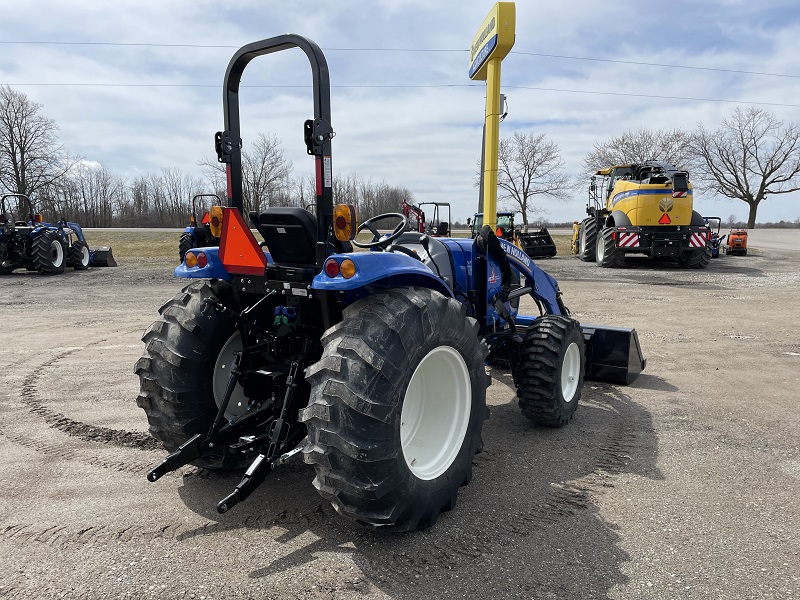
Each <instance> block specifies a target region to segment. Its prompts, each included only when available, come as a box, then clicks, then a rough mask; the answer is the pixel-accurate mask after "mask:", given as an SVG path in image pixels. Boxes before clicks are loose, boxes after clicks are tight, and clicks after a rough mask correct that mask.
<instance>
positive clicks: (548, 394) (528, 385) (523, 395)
mask: <svg viewBox="0 0 800 600" xmlns="http://www.w3.org/2000/svg"><path fill="white" fill-rule="evenodd" d="M584 352H585V350H584V343H583V333H582V332H581V326H580V323H578V322H577V321H575V320H574V319H570V318H569V317H564V316H560V315H545V316H543V317H540V318H538V319H536V321H534V323H533V326H532V327H531V328H530V329H529V330H528V332H527V333H526V334H525V338H524V340H523V341H522V346H521V348H520V359H521V360H520V364H519V366H518V367H517V379H516V380H517V384H518V385H517V397H518V398H519V406H520V408H521V409H522V414H524V415H525V416H526V417H528V419H530V420H531V421H532V422H533V423H534V424H536V425H544V426H546V427H563V426H564V425H566V424H567V423H569V421H570V419H572V416H573V414H575V410H576V409H577V408H578V401H579V400H580V397H581V388H582V386H583V376H584V373H585V364H584Z"/></svg>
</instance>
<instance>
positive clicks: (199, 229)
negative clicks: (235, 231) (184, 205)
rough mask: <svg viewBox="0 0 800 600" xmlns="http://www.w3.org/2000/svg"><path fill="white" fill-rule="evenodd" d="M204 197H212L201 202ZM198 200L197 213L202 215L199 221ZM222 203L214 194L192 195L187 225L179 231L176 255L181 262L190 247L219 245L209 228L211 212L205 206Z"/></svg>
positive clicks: (216, 237)
mask: <svg viewBox="0 0 800 600" xmlns="http://www.w3.org/2000/svg"><path fill="white" fill-rule="evenodd" d="M204 198H209V199H211V198H213V200H207V201H205V202H206V203H205V204H203V202H204V201H203V199H204ZM198 201H199V202H200V203H201V204H200V210H199V213H200V214H202V215H203V216H202V217H200V221H198V220H197V215H198V209H197V207H198ZM220 204H222V199H221V198H220V197H219V196H217V195H216V194H196V195H195V196H193V197H192V212H191V213H189V226H188V227H187V228H186V229H184V230H183V232H182V233H181V237H180V240H179V241H178V255H179V257H180V261H181V262H183V258H184V256H186V253H187V252H188V251H189V250H191V249H192V248H200V247H202V246H219V236H218V235H217V236H214V235H213V233H212V230H211V218H212V217H211V214H210V212H209V210H206V206H208V207H209V209H210V207H211V206H219V205H220Z"/></svg>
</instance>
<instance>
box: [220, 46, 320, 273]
mask: <svg viewBox="0 0 800 600" xmlns="http://www.w3.org/2000/svg"><path fill="white" fill-rule="evenodd" d="M291 48H299V49H300V50H302V51H303V52H305V54H306V56H307V57H308V61H309V63H310V64H311V73H312V81H313V94H314V118H313V120H308V121H306V123H305V126H304V135H305V138H306V144H307V146H308V153H309V154H311V155H313V156H314V158H315V161H316V177H317V202H316V204H317V262H318V263H319V265H320V266H321V265H322V262H323V261H324V257H325V247H326V246H325V245H326V241H327V238H328V231H329V229H330V227H331V224H332V222H333V193H332V177H333V166H332V162H331V160H332V156H331V139H332V138H333V136H334V134H333V128H332V127H331V84H330V77H329V75H328V62H327V61H326V60H325V55H324V54H323V53H322V50H321V49H320V48H319V46H317V44H315V43H314V42H312V41H311V40H309V39H308V38H305V37H303V36H300V35H295V34H286V35H279V36H276V37H272V38H268V39H266V40H261V41H258V42H253V43H252V44H247V45H246V46H242V47H241V48H240V49H239V50H238V51H237V52H236V54H234V55H233V58H231V60H230V63H228V69H227V71H226V72H225V80H224V83H223V109H224V112H225V131H223V132H220V133H218V134H217V136H216V140H215V142H216V148H217V156H218V158H219V160H220V162H225V163H228V165H229V168H228V178H229V181H228V206H231V207H235V208H238V209H239V212H243V201H242V152H241V150H242V138H241V127H240V121H239V84H240V82H241V79H242V73H243V72H244V69H245V67H246V66H247V65H248V63H249V62H250V61H251V60H253V59H254V58H256V57H257V56H262V55H264V54H272V53H274V52H280V51H282V50H289V49H291Z"/></svg>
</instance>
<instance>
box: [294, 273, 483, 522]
mask: <svg viewBox="0 0 800 600" xmlns="http://www.w3.org/2000/svg"><path fill="white" fill-rule="evenodd" d="M343 316H344V318H343V320H342V321H341V322H340V323H339V324H337V325H335V326H334V327H332V328H331V329H330V330H328V331H327V332H326V334H325V336H324V337H323V339H322V343H323V345H324V352H323V355H322V358H321V359H320V360H319V361H318V362H317V363H315V364H314V365H312V366H311V367H309V368H308V370H307V377H308V381H309V383H310V384H311V398H310V401H309V405H308V407H307V408H305V409H303V410H302V411H301V413H300V420H301V421H303V422H304V423H305V424H306V426H307V428H308V437H309V441H310V449H309V450H307V451H306V452H305V461H306V462H307V463H309V464H313V465H314V468H315V470H316V478H315V479H314V486H315V487H316V488H317V490H318V491H319V493H320V494H321V495H322V496H323V497H324V498H325V499H327V500H329V501H330V502H331V504H332V505H333V506H334V508H335V509H336V510H337V511H338V512H340V513H341V514H343V515H345V516H347V517H350V518H352V519H354V520H356V521H358V522H361V523H364V524H367V525H371V526H374V527H381V528H384V529H387V530H391V531H412V530H417V529H425V528H427V527H430V526H431V525H433V524H434V523H435V522H436V520H437V518H438V516H439V513H440V512H442V511H445V510H450V509H451V508H453V507H454V506H455V502H456V495H457V493H458V489H459V488H460V487H461V486H462V485H466V484H467V483H468V482H469V481H470V479H471V477H472V459H473V457H474V455H475V454H476V453H477V452H478V451H479V450H480V449H481V448H482V441H481V429H482V427H483V422H484V420H485V419H486V417H487V416H488V413H489V410H488V408H487V407H486V387H487V385H488V382H489V378H488V376H487V375H486V371H485V368H484V360H485V358H486V354H487V348H486V346H485V345H484V344H482V343H481V341H480V339H479V337H478V325H477V322H476V321H475V320H474V319H471V318H468V317H467V316H466V307H465V305H463V304H459V303H458V302H456V301H455V300H452V299H449V298H445V297H444V296H442V295H441V294H439V293H437V292H434V291H432V290H429V289H425V288H400V289H394V290H392V291H390V292H382V293H376V294H374V295H372V296H370V297H368V298H365V299H363V300H360V301H358V302H356V303H354V304H352V305H350V306H349V307H347V308H346V309H345V311H344V315H343Z"/></svg>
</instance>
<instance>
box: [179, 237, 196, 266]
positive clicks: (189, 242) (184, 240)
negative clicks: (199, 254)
mask: <svg viewBox="0 0 800 600" xmlns="http://www.w3.org/2000/svg"><path fill="white" fill-rule="evenodd" d="M194 246H195V243H194V237H192V234H191V233H189V232H188V231H184V232H183V233H182V234H181V240H180V242H178V255H179V256H180V259H181V262H183V258H184V257H185V256H186V253H187V252H188V251H189V250H191V249H192V248H194Z"/></svg>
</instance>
